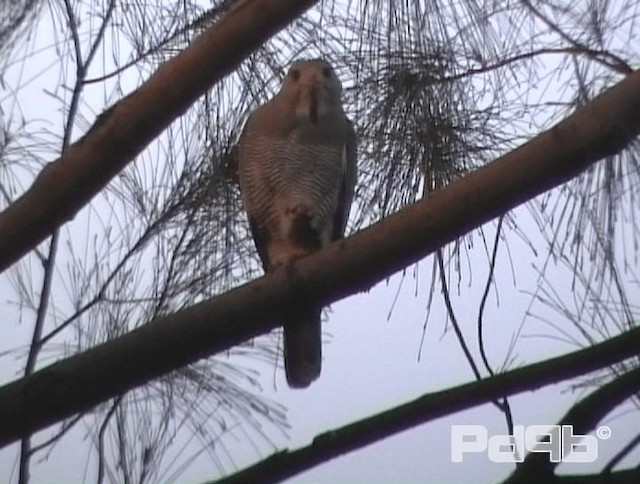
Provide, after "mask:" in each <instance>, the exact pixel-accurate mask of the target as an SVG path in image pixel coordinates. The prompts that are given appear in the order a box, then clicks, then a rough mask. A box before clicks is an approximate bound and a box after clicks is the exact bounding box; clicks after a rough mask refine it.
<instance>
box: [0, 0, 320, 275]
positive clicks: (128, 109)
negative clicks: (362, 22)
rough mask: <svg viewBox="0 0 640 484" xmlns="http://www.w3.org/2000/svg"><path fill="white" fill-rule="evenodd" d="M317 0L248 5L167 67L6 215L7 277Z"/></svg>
mask: <svg viewBox="0 0 640 484" xmlns="http://www.w3.org/2000/svg"><path fill="white" fill-rule="evenodd" d="M315 1H317V0H250V1H249V0H245V1H243V2H236V3H235V4H234V6H232V7H231V9H230V11H229V12H228V13H226V14H225V15H223V17H222V18H221V19H220V20H219V21H218V22H217V23H216V24H215V25H214V26H213V27H212V28H210V29H208V30H207V31H206V32H205V33H204V34H203V35H202V36H200V37H199V38H198V39H197V40H196V41H195V42H194V43H193V44H192V45H191V46H190V47H188V48H187V49H186V50H184V51H183V52H182V53H180V54H179V55H177V56H176V57H175V58H173V59H172V60H171V61H169V62H167V63H165V64H163V65H161V66H160V67H159V68H158V70H157V71H156V73H155V74H153V75H152V76H151V78H149V80H148V81H147V82H145V83H144V84H143V85H142V86H140V87H139V88H138V89H137V90H136V91H134V92H133V93H132V94H130V95H129V96H127V97H125V98H124V99H122V100H120V101H119V102H118V103H116V104H115V105H114V106H112V107H111V108H110V109H108V110H107V111H105V112H104V113H102V114H101V115H100V116H99V117H98V119H97V120H96V122H95V123H94V125H93V126H92V128H91V129H90V130H89V132H88V133H87V134H85V135H84V136H83V137H82V138H81V139H80V140H78V141H77V142H76V143H74V144H73V145H71V146H70V147H69V148H68V149H67V150H66V151H65V152H64V154H63V155H62V156H61V157H60V158H58V159H57V160H56V161H54V162H53V163H50V164H49V165H48V166H47V167H46V168H45V169H44V170H43V171H42V172H41V173H40V174H39V175H38V177H37V178H36V180H35V181H34V183H33V185H32V186H31V188H30V189H29V190H28V191H27V192H26V193H25V194H24V195H22V196H21V197H20V198H19V199H18V200H16V201H15V202H14V203H12V204H11V205H10V206H9V207H7V209H6V210H5V211H4V212H2V213H0V234H2V237H1V238H0V271H3V270H4V269H6V268H7V267H9V266H10V265H11V264H13V263H14V262H15V261H17V260H18V259H19V258H20V257H22V256H23V255H25V254H26V253H27V252H29V251H30V250H31V249H33V248H34V247H36V246H37V245H38V244H39V243H40V242H42V241H43V240H44V239H45V238H46V237H47V236H48V235H49V234H50V233H51V232H52V231H53V230H54V229H55V228H56V227H59V226H60V225H62V224H63V223H64V222H66V221H68V220H70V219H72V218H73V217H74V216H75V214H76V213H77V212H78V211H79V210H80V209H81V208H82V207H83V206H84V205H85V204H86V203H88V202H89V200H90V199H91V198H92V197H93V196H94V195H96V194H97V193H98V192H99V191H100V190H101V189H102V188H104V187H105V185H106V184H107V183H108V182H109V181H110V180H111V179H112V178H113V177H114V176H115V175H116V174H117V173H118V172H119V171H121V170H122V169H123V168H124V167H125V166H126V165H127V163H129V162H130V161H131V160H132V159H133V158H134V157H135V156H136V155H137V154H139V153H140V152H141V151H142V150H143V149H144V147H145V146H147V144H148V143H150V142H151V141H152V140H153V139H154V138H155V137H156V136H158V135H159V134H160V133H161V132H162V131H163V130H164V129H165V128H166V127H167V126H168V125H169V123H170V122H171V121H173V120H174V119H175V118H176V117H178V116H180V115H181V114H182V113H183V112H184V111H186V110H187V108H188V107H189V106H190V105H191V104H192V103H193V102H194V101H195V100H196V99H197V98H198V97H200V96H201V95H202V94H204V93H205V92H206V91H207V89H209V88H210V87H211V86H212V85H213V84H214V83H216V82H217V81H219V80H220V79H222V78H223V77H224V76H225V75H227V74H228V73H229V72H231V71H232V70H233V69H235V68H236V67H237V66H238V64H239V63H240V62H241V61H242V60H243V59H244V58H246V57H247V56H248V55H249V54H250V53H251V52H252V51H253V50H254V49H256V48H257V47H258V46H260V45H261V44H262V43H263V42H264V41H265V40H267V39H268V38H269V37H270V36H272V35H274V34H275V33H276V32H278V31H279V30H280V29H282V28H283V27H284V26H286V25H287V24H288V23H289V22H291V21H292V20H293V19H294V18H296V16H298V15H300V14H302V13H303V12H304V11H305V10H306V9H307V8H308V7H309V6H311V5H312V4H313V3H315Z"/></svg>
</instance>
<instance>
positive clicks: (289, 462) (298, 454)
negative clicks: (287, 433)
mask: <svg viewBox="0 0 640 484" xmlns="http://www.w3.org/2000/svg"><path fill="white" fill-rule="evenodd" d="M632 333H633V336H632V339H634V340H635V341H636V344H637V342H640V328H638V329H635V330H633V331H630V332H628V333H626V334H623V335H620V336H617V337H615V338H612V339H611V340H609V341H606V342H605V343H600V344H598V345H595V346H592V347H590V348H587V349H583V350H580V351H576V352H573V353H569V354H568V355H564V356H559V357H556V358H552V359H549V360H546V361H543V362H540V363H535V364H532V365H528V366H525V367H523V368H518V369H516V370H511V371H508V372H506V373H502V374H499V375H496V376H492V377H490V378H486V379H484V380H477V381H474V382H471V383H467V384H465V385H460V386H458V387H454V388H450V389H448V390H443V391H440V392H436V393H431V394H426V395H424V396H422V397H420V398H418V399H416V400H413V401H411V402H408V403H405V404H404V405H400V406H398V407H395V408H392V409H391V410H387V411H385V412H381V413H379V414H377V415H374V416H373V417H369V418H366V419H362V420H359V421H357V422H354V423H351V424H349V425H346V426H344V427H341V428H339V429H335V430H330V431H328V432H325V433H323V434H320V435H318V436H317V437H316V438H315V439H313V442H312V443H311V444H310V445H308V446H306V447H303V448H301V449H297V450H294V451H291V452H289V451H286V450H285V451H281V452H277V453H275V454H273V455H272V456H271V457H268V458H267V459H265V460H263V461H261V462H258V463H257V464H255V465H253V466H251V467H249V468H247V469H244V470H242V471H240V472H238V473H236V474H233V475H231V476H229V477H227V478H223V479H220V480H219V481H216V482H217V484H223V483H224V484H233V483H243V482H260V483H263V484H266V483H269V482H279V481H281V480H284V479H287V478H289V477H291V476H294V475H296V474H298V473H300V472H303V471H306V470H308V469H310V468H311V467H314V466H316V465H318V464H320V463H322V462H326V461H328V460H330V459H332V458H334V457H338V456H340V455H341V454H344V453H346V452H351V451H353V450H356V449H359V448H362V447H365V446H367V445H369V444H372V443H374V442H377V441H379V440H382V439H384V438H387V437H389V436H391V435H393V434H396V433H399V432H402V431H404V430H408V429H410V428H413V427H415V426H417V425H422V424H424V423H426V422H429V421H431V420H435V419H437V418H440V417H443V416H445V415H451V414H453V413H456V412H459V411H462V410H467V409H469V408H474V407H477V406H479V405H482V404H484V403H489V402H491V401H493V400H496V399H498V398H502V397H507V396H510V395H514V394H516V393H520V392H523V391H531V390H535V389H538V388H540V387H542V386H544V385H548V384H550V383H556V382H558V381H561V380H564V379H567V378H573V377H576V376H579V375H581V374H584V373H588V372H590V371H592V370H594V369H596V368H598V367H600V368H603V367H606V366H609V365H610V364H611V363H614V362H615V361H622V360H624V359H626V358H627V357H629V356H631V355H632V354H633V353H635V354H640V346H636V347H635V349H633V350H632V351H630V352H627V351H623V353H619V354H618V353H616V351H617V350H616V349H614V348H615V347H618V345H625V346H628V345H629V343H628V342H625V340H626V339H627V338H629V335H631V334H632ZM623 342H624V343H623ZM628 350H631V346H628ZM623 354H624V356H623ZM638 371H640V370H638ZM630 373H632V372H630ZM625 376H626V375H624V376H623V377H621V378H625ZM633 377H635V378H636V380H637V381H640V380H638V375H637V373H636V374H634V375H630V377H629V378H633ZM627 381H628V380H627ZM576 433H578V432H576ZM523 475H526V474H523ZM543 477H546V476H543ZM551 477H553V474H551ZM518 482H525V481H518ZM526 482H547V481H546V480H545V479H540V480H534V481H526Z"/></svg>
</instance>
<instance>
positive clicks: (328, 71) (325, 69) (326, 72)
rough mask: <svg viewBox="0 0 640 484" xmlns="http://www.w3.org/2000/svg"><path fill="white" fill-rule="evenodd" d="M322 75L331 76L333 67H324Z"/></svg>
mask: <svg viewBox="0 0 640 484" xmlns="http://www.w3.org/2000/svg"><path fill="white" fill-rule="evenodd" d="M322 75H323V76H324V77H331V68H330V67H323V68H322Z"/></svg>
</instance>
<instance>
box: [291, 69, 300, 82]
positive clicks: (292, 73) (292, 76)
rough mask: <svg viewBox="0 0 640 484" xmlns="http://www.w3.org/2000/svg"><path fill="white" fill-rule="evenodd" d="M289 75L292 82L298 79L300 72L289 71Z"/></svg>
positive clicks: (296, 70)
mask: <svg viewBox="0 0 640 484" xmlns="http://www.w3.org/2000/svg"><path fill="white" fill-rule="evenodd" d="M289 75H290V76H291V79H293V80H294V81H297V80H298V79H300V71H299V70H298V69H291V71H289Z"/></svg>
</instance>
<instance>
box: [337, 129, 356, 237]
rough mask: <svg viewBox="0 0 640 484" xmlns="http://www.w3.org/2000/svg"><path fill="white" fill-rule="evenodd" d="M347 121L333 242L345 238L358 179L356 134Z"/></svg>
mask: <svg viewBox="0 0 640 484" xmlns="http://www.w3.org/2000/svg"><path fill="white" fill-rule="evenodd" d="M345 119H346V121H347V136H346V140H345V144H344V147H343V150H342V186H341V187H340V193H339V195H338V204H337V205H336V210H335V213H334V218H333V240H337V239H341V238H342V237H344V232H345V229H346V228H347V221H348V220H349V212H350V211H351V203H352V202H353V194H354V191H355V186H356V180H357V178H358V164H357V150H356V146H357V143H356V132H355V130H354V128H353V123H352V122H351V121H350V120H349V119H347V118H345Z"/></svg>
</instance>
